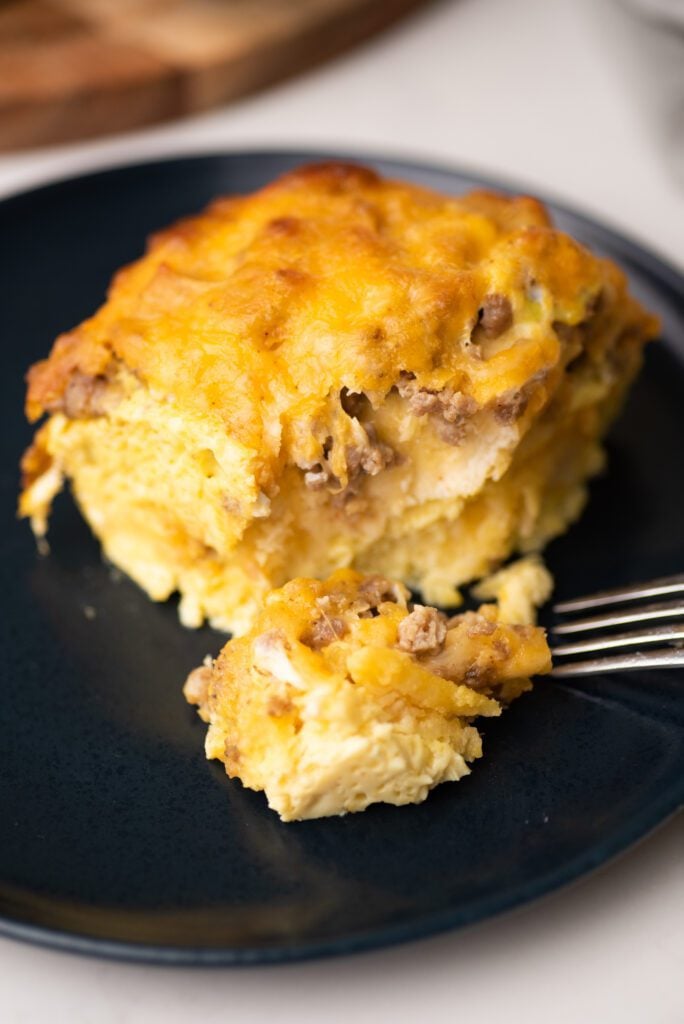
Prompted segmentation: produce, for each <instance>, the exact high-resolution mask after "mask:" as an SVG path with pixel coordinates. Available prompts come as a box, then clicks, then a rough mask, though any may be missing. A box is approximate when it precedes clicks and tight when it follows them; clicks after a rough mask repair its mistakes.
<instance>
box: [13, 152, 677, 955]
mask: <svg viewBox="0 0 684 1024" xmlns="http://www.w3.org/2000/svg"><path fill="white" fill-rule="evenodd" d="M254 159H259V160H272V161H274V162H278V161H281V162H282V161H283V160H285V161H301V162H303V163H304V162H312V161H313V162H318V161H326V160H340V161H348V162H354V163H366V164H371V165H375V166H378V165H379V166H381V167H382V168H383V169H387V168H390V169H393V170H396V172H397V173H404V174H405V173H410V172H411V171H414V172H419V173H420V172H424V173H428V174H429V173H432V174H439V175H443V176H444V177H446V178H448V177H458V178H464V179H467V180H469V181H472V182H473V183H474V184H477V185H479V186H481V187H484V188H491V189H495V190H498V191H504V192H508V193H510V192H513V193H517V194H523V195H525V194H527V195H530V194H531V195H534V196H535V197H536V198H538V199H540V200H541V202H543V203H544V204H545V205H548V206H549V207H550V208H551V210H552V211H557V212H559V213H561V214H563V215H566V216H568V217H570V218H572V219H574V220H576V221H577V222H578V223H580V224H582V225H583V226H585V227H586V228H587V230H588V231H589V232H590V233H597V234H598V235H599V236H601V237H602V238H604V239H606V241H607V243H608V244H609V246H610V247H611V248H614V249H615V250H616V251H617V252H618V253H619V254H620V256H621V257H624V258H625V259H627V260H629V261H630V262H632V263H633V264H634V265H635V266H636V267H637V268H639V269H640V270H642V272H645V273H646V274H647V275H649V276H650V277H651V278H655V279H657V281H658V283H660V284H661V285H663V284H664V285H665V286H666V287H667V288H669V289H671V290H672V291H673V292H674V293H675V294H679V295H684V272H682V271H680V270H679V269H678V268H677V267H676V266H675V265H674V264H672V263H670V262H669V261H668V260H667V258H666V257H665V256H662V255H660V254H659V253H657V252H655V251H654V250H652V249H650V248H649V247H648V246H645V245H643V244H642V243H641V242H640V241H637V240H636V239H635V238H633V237H631V236H630V235H629V234H626V233H625V232H623V231H622V230H619V229H616V228H614V227H612V226H610V225H604V224H603V223H602V222H601V221H599V220H596V219H594V218H593V217H592V216H591V215H589V214H585V213H583V212H581V211H578V210H577V209H576V208H575V207H574V206H573V205H572V204H568V203H565V202H564V201H562V200H561V201H558V200H556V199H555V198H553V197H550V196H549V195H548V194H547V193H546V192H544V191H541V192H540V191H539V190H537V189H536V188H532V189H531V188H528V187H527V186H526V185H525V184H524V183H521V182H520V181H518V180H516V179H515V178H507V177H503V178H498V177H496V176H493V175H491V174H488V173H480V172H479V171H478V170H477V169H474V168H471V167H468V166H463V165H450V164H449V163H446V162H440V161H439V160H435V161H433V160H430V159H421V158H415V157H413V156H411V155H407V154H400V153H397V152H386V153H384V154H383V153H375V152H372V151H352V150H349V149H348V148H346V147H344V148H343V149H342V150H332V149H330V148H328V147H323V148H321V149H318V148H315V147H312V148H308V147H299V146H296V147H292V148H278V147H275V148H274V147H272V146H265V147H249V148H244V149H243V148H235V149H219V148H217V149H207V150H197V151H195V150H193V151H190V152H182V153H176V154H174V153H168V154H165V155H163V156H161V157H156V158H154V159H147V158H144V159H141V160H133V161H122V162H121V163H114V164H111V165H108V166H100V167H97V168H95V169H92V170H89V171H86V172H84V173H80V174H79V173H75V174H69V173H67V174H65V175H61V176H59V177H56V178H51V179H50V180H49V181H47V182H43V183H39V184H38V185H34V186H32V187H29V188H27V189H23V190H21V191H14V192H12V193H10V194H9V195H6V196H4V197H2V198H0V218H1V217H2V216H3V214H5V213H6V212H9V211H11V209H12V207H15V206H20V205H21V204H22V203H25V202H27V201H31V199H33V198H34V197H37V196H41V197H42V196H43V195H49V194H53V195H55V196H57V198H58V197H59V192H60V191H62V190H65V189H67V188H70V187H73V186H74V185H77V184H79V183H84V184H85V183H88V182H90V181H91V180H92V179H107V178H116V176H117V175H121V174H126V173H130V172H134V171H137V172H140V173H143V174H144V173H154V172H155V171H156V170H163V168H164V167H167V166H169V165H173V164H186V165H187V164H192V163H197V164H202V163H206V162H213V161H225V160H228V161H231V162H236V163H242V162H245V161H246V162H249V161H250V160H254ZM141 242H144V239H141ZM668 347H670V348H674V349H677V350H679V349H680V347H681V346H680V345H679V344H678V343H677V340H676V339H668ZM683 805H684V778H682V779H681V780H680V783H679V785H677V783H676V782H675V784H674V785H673V786H672V787H669V788H668V790H667V791H666V793H665V794H664V796H663V798H662V799H660V800H658V801H655V802H652V803H650V804H648V805H647V806H645V807H643V808H642V809H641V813H638V814H635V815H633V816H632V817H631V818H630V819H629V821H628V823H627V824H626V825H623V826H622V828H621V830H620V831H619V833H617V834H613V835H611V836H609V837H608V838H604V839H603V840H601V841H599V842H598V843H595V844H593V845H592V846H590V847H588V848H587V849H585V850H583V851H582V852H581V853H580V854H578V855H577V856H575V857H574V858H572V860H570V861H568V862H566V863H565V864H563V865H562V866H561V867H558V868H556V869H554V870H551V871H547V872H544V873H541V874H538V875H536V876H535V878H534V880H533V881H529V880H528V881H526V882H524V883H520V884H518V885H517V886H516V887H515V888H513V889H511V890H509V892H508V893H507V895H506V896H505V897H504V898H503V899H502V897H501V895H498V896H496V897H489V896H488V897H482V898H481V899H479V900H477V901H476V902H475V903H473V904H468V905H466V906H465V908H464V907H463V906H462V907H461V908H460V909H458V908H451V909H447V910H443V911H439V912H433V913H431V914H427V915H422V916H421V917H420V918H418V919H417V920H415V921H404V922H400V923H397V924H394V925H389V926H383V927H379V928H378V927H376V928H370V929H368V930H367V931H364V932H360V933H353V934H350V935H346V936H343V937H340V938H337V939H327V940H317V941H310V942H304V943H298V944H297V945H296V946H291V947H288V946H285V945H278V946H273V947H266V946H264V947H261V946H253V947H248V946H243V947H236V946H216V947H202V946H192V945H189V946H184V945H168V946H167V945H163V944H155V943H150V942H142V943H136V942H132V941H129V940H112V939H105V938H100V937H97V936H93V935H89V934H87V933H85V932H80V931H67V930H64V929H60V928H55V927H50V926H48V925H41V924H34V923H28V922H26V921H21V920H18V919H17V918H16V917H11V916H8V915H7V914H6V913H4V912H2V911H0V935H2V936H4V937H7V938H12V939H18V940H20V941H24V942H28V943H31V944H34V945H38V946H41V947H44V948H51V949H56V950H59V951H63V952H71V953H80V954H84V955H88V956H95V957H103V958H107V959H111V960H115V961H120V962H129V963H138V964H150V965H151V964H156V965H161V966H163V965H165V966H186V967H188V966H190V967H192V966H194V967H209V966H216V967H229V966H234V967H246V966H258V965H260V966H266V965H275V964H285V963H295V962H302V961H308V960H313V959H322V958H328V957H333V956H340V955H349V954H351V953H360V952H367V951H369V950H373V949H384V948H390V947H393V946H395V945H398V944H401V943H405V942H411V941H416V940H418V939H422V938H426V937H428V936H430V935H438V934H443V933H445V932H449V931H454V930H456V929H460V928H464V927H468V926H472V925H474V924H476V923H479V922H484V921H485V920H489V919H492V918H495V917H498V916H500V915H501V914H504V913H510V912H512V911H514V910H515V909H519V908H521V907H523V906H524V905H526V904H528V903H535V902H537V901H538V900H539V899H541V898H542V897H543V896H545V895H552V894H553V893H555V892H557V891H558V890H560V889H563V888H566V887H567V886H568V885H570V884H572V883H575V882H579V881H580V880H581V879H582V878H583V877H584V876H587V875H589V874H591V873H593V872H594V871H595V870H597V869H599V868H602V867H603V866H604V865H605V866H608V865H609V864H610V863H611V862H612V861H614V860H615V859H616V858H617V857H619V856H620V855H622V854H624V853H626V852H627V851H628V850H629V849H631V848H632V847H633V846H634V845H635V844H636V843H638V842H639V841H641V840H643V839H645V838H646V837H647V836H648V835H650V834H652V833H653V832H654V831H656V830H657V829H658V828H659V827H661V826H662V825H664V824H665V823H666V822H667V821H669V820H671V819H672V818H673V817H674V815H676V813H677V811H678V810H679V809H680V808H681V807H682V806H683ZM1 898H2V885H1V884H0V899H1Z"/></svg>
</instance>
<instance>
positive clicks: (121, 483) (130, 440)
mask: <svg viewBox="0 0 684 1024" xmlns="http://www.w3.org/2000/svg"><path fill="white" fill-rule="evenodd" d="M655 331H656V324H655V321H654V320H653V318H651V317H650V316H648V315H647V314H646V313H645V312H644V311H643V310H642V309H641V307H640V306H639V305H638V304H637V302H636V301H635V300H634V299H632V298H631V297H630V296H629V294H628V292H627V289H626V284H625V280H624V277H623V275H622V273H621V272H620V271H619V270H618V269H617V268H616V267H615V266H613V265H612V264H611V263H609V262H607V261H605V260H602V259H599V258H597V257H596V256H594V255H592V254H591V253H590V252H588V251H587V250H586V249H585V248H583V247H582V246H581V245H578V244H577V243H576V242H574V241H573V240H572V239H571V238H568V237H567V236H566V235H564V234H562V233H560V232H559V231H556V230H555V229H554V228H553V226H552V225H551V222H550V220H549V217H548V215H547V213H546V211H545V209H544V207H543V206H542V205H541V204H540V203H538V202H537V201H535V200H534V199H529V198H524V197H523V198H510V197H507V196H503V195H496V194H493V193H487V192H474V193H471V194H469V195H464V196H458V197H453V196H444V195H438V194H436V193H434V192H430V191H427V190H425V189H422V188H418V187H416V186H414V185H410V184H404V183H401V182H395V181H388V180H384V179H383V178H381V177H379V176H378V175H377V174H375V173H374V172H373V171H371V170H367V169H365V168H362V167H357V166H350V165H347V164H336V163H331V164H323V165H316V166H311V167H303V168H301V169H299V170H297V171H294V172H292V173H290V174H287V175H285V176H284V177H282V178H280V179H279V180H278V181H276V182H275V183H273V184H272V185H270V186H268V187H267V188H264V189H262V190H261V191H259V192H256V193H255V194H253V195H250V196H246V197H235V198H229V199H220V200H218V201H217V202H214V203H213V204H212V205H211V206H210V207H209V208H208V209H207V210H206V211H205V212H204V213H201V214H200V215H199V216H196V217H192V218H190V219H188V220H185V221H182V222H181V223H179V224H177V225H175V226H174V227H171V228H169V229H168V230H167V231H164V232H161V233H160V234H158V235H156V236H155V237H154V238H153V239H152V241H151V243H150V245H149V248H148V251H147V253H146V255H145V256H143V258H142V259H140V260H138V262H136V263H134V264H133V265H132V266H129V267H127V268H126V269H124V270H122V271H121V272H120V273H118V274H117V275H116V277H115V278H114V281H113V283H112V286H111V288H110V291H109V295H108V298H107V301H106V302H105V304H104V305H103V306H102V307H101V308H100V309H99V311H98V312H97V313H96V314H95V315H94V316H93V317H92V318H91V319H89V320H86V321H85V322H84V323H82V324H81V325H80V326H79V327H77V328H75V329H74V330H73V331H71V332H69V333H68V334H65V335H63V336H62V337H60V338H59V339H58V340H57V342H56V343H55V345H54V347H53V350H52V353H51V354H50V356H49V358H48V359H47V360H45V361H44V362H40V363H38V364H36V365H35V366H34V367H33V368H32V369H31V371H30V373H29V388H28V398H27V413H28V416H29V418H30V419H31V420H32V421H36V420H38V419H40V418H41V417H42V416H43V415H44V414H46V413H47V414H48V419H47V421H46V422H45V423H44V424H43V425H42V426H41V428H40V429H39V430H38V432H37V434H36V436H35V440H34V443H33V445H32V447H31V448H30V449H29V451H28V452H27V453H26V455H25V457H24V461H23V473H24V483H23V494H22V496H21V502H20V511H21V514H22V515H24V516H29V517H30V518H31V521H32V525H33V529H34V530H35V532H36V533H37V534H38V535H39V536H42V535H43V534H44V532H45V530H46V525H47V518H48V514H49V511H50V505H51V502H52V500H53V498H54V496H55V494H56V493H57V492H58V491H59V490H60V488H61V487H62V485H63V483H64V481H65V480H69V481H70V482H71V486H72V489H73V492H74V494H75V497H76V499H77V501H78V503H79V505H80V507H81V509H82V511H83V514H84V515H85V517H86V519H87V520H88V522H89V523H90V525H91V527H92V529H93V531H94V532H95V534H96V535H97V536H98V537H99V539H100V540H101V542H102V545H103V548H104V551H105V553H106V556H107V557H108V558H109V559H110V560H111V561H112V562H113V563H115V565H117V566H119V567H120V568H121V569H123V570H124V571H125V572H127V573H128V574H129V575H130V576H132V577H133V579H135V580H136V581H137V582H138V583H139V584H140V586H141V587H143V588H144V589H145V590H146V591H147V593H148V594H149V595H150V597H152V598H154V599H155V600H164V599H165V598H167V597H168V596H169V595H170V594H171V593H173V592H174V591H179V592H180V595H181V602H180V615H181V619H182V620H183V622H184V623H186V624H187V625H191V626H196V625H199V624H200V623H201V622H202V621H203V619H204V618H205V617H207V618H209V619H210V620H211V621H212V622H213V623H214V625H216V626H217V627H219V628H223V629H228V630H233V631H236V632H241V631H244V630H245V629H248V628H249V626H250V624H251V623H252V621H253V619H254V617H255V614H256V613H257V610H258V608H259V606H260V603H261V601H262V599H263V597H264V595H265V594H266V593H267V592H268V591H269V590H270V589H272V588H273V587H274V586H275V587H277V586H280V585H282V584H283V583H284V582H285V581H286V580H287V579H290V578H292V577H295V576H314V577H318V578H324V577H326V576H327V575H329V573H330V572H331V571H333V570H335V569H337V568H341V567H346V566H352V567H355V568H358V569H361V570H366V571H373V572H381V573H384V574H385V575H387V576H389V577H392V578H396V579H399V580H402V581H403V582H404V583H406V584H408V585H409V586H411V587H413V588H416V589H418V590H419V591H421V592H422V594H423V596H424V599H425V600H426V601H428V602H431V603H436V604H442V605H449V604H452V603H455V602H456V601H457V600H458V592H457V587H458V586H459V584H461V583H463V582H465V581H468V580H472V579H475V578H477V577H480V576H483V575H486V574H488V573H490V572H491V571H492V570H494V569H496V568H497V567H498V566H499V564H500V563H501V562H502V561H503V560H505V559H506V558H507V557H508V556H509V555H510V554H511V553H512V552H514V551H516V550H518V551H534V550H538V549H540V548H541V547H542V546H543V545H544V544H545V542H546V541H547V540H548V539H549V538H550V537H553V536H554V535H555V534H558V533H560V532H561V531H563V530H564V529H565V528H566V526H567V525H568V523H569V522H570V521H571V520H573V519H575V518H576V517H577V515H578V514H579V512H580V510H581V508H582V505H583V503H584V500H585V494H586V492H585V482H586V480H587V478H588V477H589V476H591V475H592V474H594V473H596V472H597V470H598V469H599V468H600V466H601V464H602V459H603V455H602V450H601V445H600V439H601V436H602V435H603V433H604V432H605V430H606V428H607V426H608V424H609V423H610V421H611V419H612V418H613V417H614V415H615V413H616V411H617V410H618V408H619V406H620V402H621V400H622V397H623V395H624V393H625V390H626V388H627V386H628V384H629V382H630V381H631V379H632V378H633V376H634V374H635V373H636V371H637V369H638V367H639V365H640V361H641V351H642V347H643V345H644V342H645V341H646V340H647V339H648V338H650V337H651V336H653V335H654V333H655Z"/></svg>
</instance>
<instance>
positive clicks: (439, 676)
mask: <svg viewBox="0 0 684 1024" xmlns="http://www.w3.org/2000/svg"><path fill="white" fill-rule="evenodd" d="M537 571H538V572H539V573H541V574H542V577H547V574H546V573H545V570H542V569H538V570H537ZM547 578H548V577H547ZM542 582H544V581H542ZM407 598H408V592H407V590H406V589H405V588H404V587H403V585H402V584H401V583H398V582H394V581H390V580H387V579H385V578H384V577H382V576H378V575H370V576H363V575H361V574H359V573H356V572H354V571H352V570H349V569H347V570H339V571H338V572H336V573H334V574H333V575H332V576H331V577H330V579H328V580H326V581H325V582H320V581H318V580H311V579H296V580H292V581H291V582H290V583H288V584H287V585H286V586H284V587H283V588H282V589H281V590H276V591H274V592H272V593H271V594H269V595H268V597H267V598H266V601H265V604H264V607H263V610H262V611H261V612H260V613H259V615H258V616H257V618H256V621H255V622H254V624H253V626H252V628H251V629H250V630H249V632H247V633H246V634H245V635H243V636H241V637H237V638H234V639H232V640H229V641H228V643H227V644H226V645H225V647H224V648H223V650H222V651H221V654H220V655H219V657H218V658H217V659H216V661H214V662H211V661H210V660H208V662H207V664H205V665H203V666H201V667H200V668H198V669H195V671H194V672H192V673H191V674H190V676H189V677H188V679H187V682H186V684H185V695H186V697H187V699H188V700H189V701H190V702H191V703H193V704H197V705H198V706H199V713H200V715H201V716H202V718H203V719H204V720H205V721H206V722H208V723H209V730H208V733H207V739H206V753H207V757H209V758H218V759H219V760H221V761H222V762H223V763H224V765H225V768H226V772H227V773H228V775H230V776H231V777H237V778H239V779H241V780H242V782H243V783H244V785H245V786H247V787H249V788H250V789H255V790H263V791H264V792H265V794H266V796H267V798H268V803H269V806H270V807H272V808H273V809H274V810H276V811H277V812H278V813H279V814H280V816H281V818H282V819H283V820H285V821H291V820H295V819H301V818H317V817H321V816H323V815H330V814H344V813H346V812H348V811H361V810H363V809H364V808H365V807H367V806H368V805H369V804H371V803H376V802H378V801H382V802H385V803H391V804H407V803H418V802H419V801H421V800H424V799H425V797H426V796H427V794H428V792H429V790H430V789H432V788H433V786H436V785H437V784H438V783H440V782H447V781H455V780H457V779H460V778H461V777H462V776H463V775H467V774H468V772H469V768H468V762H470V761H473V760H474V759H475V758H478V757H480V756H481V754H482V743H481V739H480V734H479V733H478V731H477V729H476V727H475V726H474V725H473V724H472V723H473V720H474V719H475V718H477V717H479V716H483V717H491V716H495V715H499V714H500V713H501V709H502V705H504V704H506V703H508V702H509V701H511V700H512V699H513V698H514V697H516V696H518V695H519V694H520V693H522V692H523V691H525V690H527V689H529V688H530V686H531V683H530V680H529V677H530V676H531V675H535V674H539V673H543V672H548V671H549V669H550V667H551V659H550V654H549V649H548V646H547V643H546V638H545V635H544V631H543V630H542V629H539V628H538V627H536V626H533V625H529V624H520V623H514V624H511V623H508V622H505V621H503V620H502V618H501V614H500V610H499V609H498V608H497V606H496V605H494V604H487V605H482V606H481V607H480V608H479V610H478V611H477V612H473V611H468V612H465V613H463V614H460V615H456V616H454V617H452V618H447V616H446V615H444V614H443V613H442V612H440V611H438V610H437V609H436V608H431V607H425V606H423V605H419V604H415V605H413V606H410V605H409V604H407Z"/></svg>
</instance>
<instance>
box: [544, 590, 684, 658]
mask: <svg viewBox="0 0 684 1024" xmlns="http://www.w3.org/2000/svg"><path fill="white" fill-rule="evenodd" d="M673 595H679V596H674V597H673ZM652 597H669V598H670V599H669V600H667V601H657V602H655V603H647V604H641V603H639V604H635V602H642V601H643V600H644V599H648V598H652ZM621 606H624V607H621ZM599 609H600V611H599ZM553 610H554V612H556V613H557V614H558V615H563V616H565V615H567V616H569V618H568V619H564V620H563V621H561V622H558V623H556V624H555V625H554V626H552V628H551V632H552V633H553V634H554V635H555V637H560V638H561V642H560V643H557V642H555V640H554V644H553V646H552V647H551V653H552V655H553V659H554V667H553V671H552V673H551V674H552V675H554V676H581V675H590V674H593V673H605V672H629V671H632V670H634V669H643V668H681V669H684V573H680V574H679V575H677V576H666V577H664V578H662V579H658V580H651V581H650V582H648V583H637V584H634V585H633V586H630V587H618V588H617V589H615V590H603V591H601V592H600V593H598V594H590V595H589V596H588V597H577V598H574V599H573V600H572V601H561V602H560V603H558V604H556V605H554V608H553ZM593 610H596V611H598V614H592V615H590V616H589V617H586V618H585V617H581V618H574V617H573V616H575V615H576V614H577V613H578V612H586V611H593ZM677 619H679V620H681V621H679V622H677V621H672V620H677ZM637 624H638V628H635V629H631V630H628V631H627V632H617V633H616V632H614V629H615V627H620V626H637ZM602 630H606V631H608V630H609V631H610V632H605V633H602V632H600V631H602ZM594 631H598V632H599V635H597V636H590V637H588V638H586V639H583V640H574V641H571V642H567V641H565V637H566V636H571V635H572V634H575V633H590V632H591V633H593V632H594ZM656 645H661V646H656ZM628 648H636V649H635V650H628ZM643 648H646V649H645V650H644V649H643ZM623 649H627V650H623ZM614 651H617V652H618V653H612V652H614ZM583 654H595V657H591V658H585V659H583V658H581V657H580V660H577V656H578V655H579V656H581V655H583ZM556 658H560V659H561V660H560V661H559V662H557V661H556ZM566 658H568V659H570V660H567V661H566V660H565V659H566Z"/></svg>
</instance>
